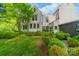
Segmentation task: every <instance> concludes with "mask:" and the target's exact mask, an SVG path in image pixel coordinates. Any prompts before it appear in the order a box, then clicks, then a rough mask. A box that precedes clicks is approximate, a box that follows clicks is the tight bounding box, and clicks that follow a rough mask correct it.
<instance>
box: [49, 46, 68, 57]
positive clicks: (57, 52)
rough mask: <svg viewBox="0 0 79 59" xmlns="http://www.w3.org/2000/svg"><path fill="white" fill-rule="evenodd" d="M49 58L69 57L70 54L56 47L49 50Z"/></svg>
mask: <svg viewBox="0 0 79 59" xmlns="http://www.w3.org/2000/svg"><path fill="white" fill-rule="evenodd" d="M49 56H68V52H67V50H66V49H65V48H61V47H59V46H57V45H54V46H51V48H50V49H49Z"/></svg>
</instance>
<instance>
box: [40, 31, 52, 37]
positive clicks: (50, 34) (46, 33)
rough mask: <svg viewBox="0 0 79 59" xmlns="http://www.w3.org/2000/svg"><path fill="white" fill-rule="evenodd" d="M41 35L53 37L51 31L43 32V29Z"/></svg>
mask: <svg viewBox="0 0 79 59" xmlns="http://www.w3.org/2000/svg"><path fill="white" fill-rule="evenodd" d="M41 35H42V36H45V37H46V36H50V37H53V32H44V31H43V32H41Z"/></svg>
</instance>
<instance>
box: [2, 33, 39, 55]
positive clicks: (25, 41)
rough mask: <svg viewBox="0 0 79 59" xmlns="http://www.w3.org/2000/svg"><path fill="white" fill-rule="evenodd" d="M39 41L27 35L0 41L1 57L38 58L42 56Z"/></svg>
mask: <svg viewBox="0 0 79 59" xmlns="http://www.w3.org/2000/svg"><path fill="white" fill-rule="evenodd" d="M36 43H37V39H35V37H32V36H31V37H29V36H26V35H20V36H18V37H16V38H13V39H8V40H0V55H1V56H34V55H35V56H37V55H40V50H39V49H38V47H37V45H36Z"/></svg>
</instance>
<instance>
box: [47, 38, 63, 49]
mask: <svg viewBox="0 0 79 59" xmlns="http://www.w3.org/2000/svg"><path fill="white" fill-rule="evenodd" d="M53 45H57V46H59V47H61V48H64V43H63V42H62V41H60V40H59V39H57V38H52V39H51V40H50V42H49V45H48V47H49V48H50V47H51V46H53Z"/></svg>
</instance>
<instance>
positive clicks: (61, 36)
mask: <svg viewBox="0 0 79 59" xmlns="http://www.w3.org/2000/svg"><path fill="white" fill-rule="evenodd" d="M55 35H56V38H58V39H61V40H62V39H67V37H69V36H70V34H69V33H64V32H56V33H55Z"/></svg>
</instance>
